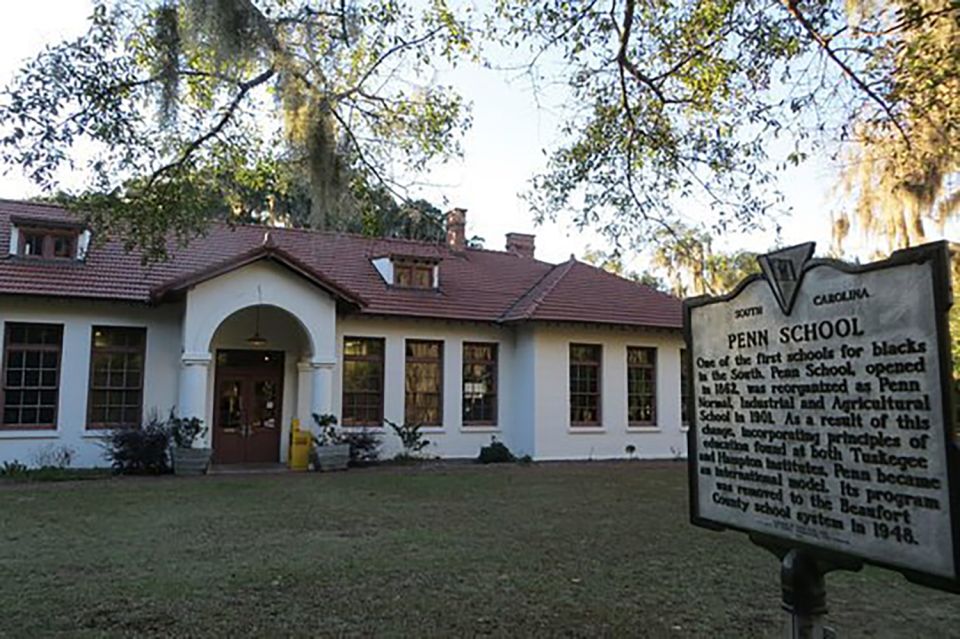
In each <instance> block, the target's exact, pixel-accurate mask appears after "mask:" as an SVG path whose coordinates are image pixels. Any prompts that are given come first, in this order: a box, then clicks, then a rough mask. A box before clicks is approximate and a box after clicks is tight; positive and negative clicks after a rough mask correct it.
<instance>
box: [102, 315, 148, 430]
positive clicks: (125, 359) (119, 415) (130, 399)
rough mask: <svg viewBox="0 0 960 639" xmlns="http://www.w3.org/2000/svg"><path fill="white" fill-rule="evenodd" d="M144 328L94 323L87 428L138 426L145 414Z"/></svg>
mask: <svg viewBox="0 0 960 639" xmlns="http://www.w3.org/2000/svg"><path fill="white" fill-rule="evenodd" d="M146 343H147V330H146V329H145V328H127V327H119V326H94V327H93V339H92V340H91V348H90V398H89V401H88V403H87V404H88V407H87V428H136V427H138V426H139V425H140V420H141V417H142V415H143V370H144V369H143V362H144V350H145V348H146Z"/></svg>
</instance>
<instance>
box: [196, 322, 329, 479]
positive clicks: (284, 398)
mask: <svg viewBox="0 0 960 639" xmlns="http://www.w3.org/2000/svg"><path fill="white" fill-rule="evenodd" d="M210 352H211V354H212V355H213V366H214V370H213V389H212V393H211V395H212V398H213V407H212V408H213V411H212V412H213V414H212V419H211V428H212V433H211V435H212V437H211V443H212V445H213V461H214V463H218V464H262V463H271V462H272V463H276V462H278V461H279V460H280V459H282V456H283V455H282V452H283V449H284V448H285V446H284V443H285V441H286V436H287V433H288V428H289V423H290V422H291V421H292V418H293V416H294V415H295V413H296V410H297V401H296V400H297V397H296V395H297V392H298V384H297V376H298V374H299V372H298V368H297V362H299V361H304V360H309V357H310V354H311V348H310V340H309V336H308V335H307V333H306V331H305V330H304V328H303V327H302V326H301V325H300V323H299V322H298V321H297V319H296V318H295V317H293V316H292V315H290V314H289V313H288V312H286V311H284V310H282V309H279V308H276V307H273V306H266V305H258V306H254V307H248V308H245V309H242V310H240V311H237V312H236V313H234V314H233V315H231V316H229V317H228V318H226V319H225V320H224V321H223V322H222V323H221V324H220V326H219V327H218V328H217V330H216V332H215V333H214V335H213V338H212V340H211V343H210Z"/></svg>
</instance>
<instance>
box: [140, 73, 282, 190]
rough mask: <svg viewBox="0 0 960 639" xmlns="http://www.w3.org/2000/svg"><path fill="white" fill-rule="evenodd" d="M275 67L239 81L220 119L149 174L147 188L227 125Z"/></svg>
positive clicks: (179, 165) (185, 160) (179, 164)
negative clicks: (171, 159)
mask: <svg viewBox="0 0 960 639" xmlns="http://www.w3.org/2000/svg"><path fill="white" fill-rule="evenodd" d="M275 73H276V69H274V68H273V67H270V68H269V69H267V70H266V71H264V72H263V73H261V74H260V75H258V76H256V77H254V78H251V79H250V80H247V81H246V82H240V83H239V84H238V85H237V86H238V91H237V94H236V95H235V96H234V97H233V100H231V101H230V104H228V105H227V106H226V108H224V110H223V113H222V114H221V116H220V119H219V120H217V122H216V124H214V125H213V127H212V128H211V129H210V130H209V131H207V132H206V133H204V134H203V135H201V136H200V137H198V138H196V139H194V140H193V141H192V142H190V143H189V144H188V145H187V147H186V148H185V149H184V150H183V152H182V153H181V154H180V157H178V158H177V159H176V160H174V161H173V162H170V163H169V164H165V165H164V166H162V167H160V168H159V169H157V170H156V171H154V172H153V174H152V175H151V176H150V179H149V180H147V187H146V188H147V190H149V189H150V188H151V187H152V186H153V185H154V184H155V183H156V181H157V180H158V179H159V178H160V177H161V176H162V175H163V174H165V173H168V172H170V171H172V170H174V169H178V168H180V167H182V166H183V165H184V164H186V162H187V161H188V160H189V159H190V156H192V155H193V154H194V153H195V152H196V151H197V150H198V149H199V148H200V147H202V146H203V145H204V144H206V143H207V142H209V141H210V140H211V139H213V138H214V137H216V136H217V135H219V133H220V131H222V130H223V128H224V127H225V126H226V125H227V123H228V122H229V121H230V119H231V118H232V117H233V115H234V113H236V111H237V109H238V108H239V107H240V103H241V102H243V99H244V98H245V97H247V94H248V93H250V91H252V90H253V89H254V88H256V87H258V86H260V85H261V84H263V83H265V82H267V81H268V80H269V79H270V78H272V77H273V76H274V74H275Z"/></svg>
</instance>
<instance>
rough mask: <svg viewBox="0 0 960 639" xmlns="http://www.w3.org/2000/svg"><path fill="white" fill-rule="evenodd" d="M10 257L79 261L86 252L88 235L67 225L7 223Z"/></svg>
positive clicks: (79, 227)
mask: <svg viewBox="0 0 960 639" xmlns="http://www.w3.org/2000/svg"><path fill="white" fill-rule="evenodd" d="M11 222H12V223H13V224H12V229H11V234H10V254H11V255H16V256H18V257H25V258H31V259H45V260H79V259H83V257H84V254H85V253H86V248H87V244H88V243H89V241H90V232H89V231H87V230H85V229H84V228H83V227H82V226H80V225H77V224H70V223H57V222H44V221H41V220H26V219H20V220H11Z"/></svg>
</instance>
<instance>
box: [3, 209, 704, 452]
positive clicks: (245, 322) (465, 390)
mask: <svg viewBox="0 0 960 639" xmlns="http://www.w3.org/2000/svg"><path fill="white" fill-rule="evenodd" d="M464 230H465V212H464V211H462V210H454V211H451V212H450V213H449V214H448V232H447V235H448V237H447V242H446V244H445V245H435V244H430V243H425V242H413V241H407V240H390V239H376V238H367V237H360V236H355V235H346V234H333V233H319V232H313V231H305V230H293V229H267V228H264V227H253V226H240V227H235V228H228V227H226V226H218V227H215V228H213V229H212V230H211V232H210V233H209V234H208V235H207V236H206V237H203V238H199V239H197V240H195V241H194V242H193V243H191V245H190V246H189V247H187V248H182V249H176V250H174V251H172V255H171V258H170V260H169V261H167V262H164V263H160V264H153V265H149V264H144V263H142V260H141V256H140V255H139V254H137V253H127V252H125V251H124V250H123V249H122V247H121V246H120V245H119V244H117V243H113V242H96V241H91V237H92V236H93V235H94V234H93V233H92V232H91V231H90V230H89V229H87V228H85V227H84V225H83V224H82V223H81V222H79V221H77V219H76V218H74V217H72V216H71V215H70V214H69V213H67V212H65V211H63V210H62V209H59V208H56V207H52V206H47V205H39V204H29V203H24V202H13V201H0V246H2V247H4V248H5V249H6V251H5V252H6V253H7V255H5V256H4V258H3V259H2V260H0V320H2V324H3V326H2V330H3V336H4V338H3V339H4V348H3V389H2V394H0V462H3V461H10V460H14V459H16V460H19V461H21V462H24V463H27V464H35V463H38V460H39V459H40V458H42V455H43V452H44V451H50V450H51V449H55V448H57V447H67V448H69V449H71V450H72V451H73V452H74V454H75V464H76V465H81V466H97V465H103V464H104V463H105V462H104V460H103V456H102V450H101V448H100V447H99V446H98V440H99V438H100V437H101V436H102V434H103V432H104V429H107V428H132V427H137V426H139V425H140V424H141V423H142V420H143V419H144V418H145V416H148V415H150V414H151V412H152V411H157V412H158V413H160V414H166V413H167V412H168V411H170V410H171V409H174V410H176V412H177V413H178V414H180V415H181V416H198V417H200V418H202V419H203V420H204V423H205V424H206V425H207V426H208V427H209V429H208V432H207V435H206V441H205V442H204V443H205V444H206V445H209V446H212V448H213V450H214V460H215V462H216V463H221V464H230V463H252V462H281V461H284V460H285V459H286V455H287V448H288V439H289V432H290V425H291V422H292V420H293V419H294V418H299V419H300V420H301V421H302V422H303V423H304V424H306V425H309V424H310V423H311V419H310V415H311V414H312V413H320V414H324V413H332V414H334V415H336V416H337V417H338V419H339V420H340V423H341V424H342V425H343V426H344V427H345V428H373V429H376V430H377V432H380V433H382V439H383V442H384V449H383V453H384V455H386V456H390V455H392V454H393V453H395V452H398V451H399V449H400V445H399V441H398V440H397V439H396V437H395V436H394V435H393V433H392V431H391V430H390V429H389V428H384V424H385V421H384V420H390V421H393V422H397V423H401V422H404V421H406V422H408V423H421V424H424V431H425V432H426V433H427V437H428V438H429V439H430V441H431V446H430V447H429V448H428V449H427V450H426V451H425V452H426V453H428V454H431V455H437V456H442V457H475V456H476V455H477V454H478V452H479V449H480V447H481V446H483V445H486V444H487V443H489V442H490V438H491V436H495V437H496V438H497V439H498V440H500V441H503V442H504V443H506V444H507V445H508V446H509V447H510V448H511V450H513V451H514V453H516V454H517V455H531V456H532V457H533V458H534V459H538V460H546V459H586V458H593V459H601V458H616V457H628V456H635V457H642V458H669V457H676V456H682V455H685V451H686V445H685V434H684V428H683V419H682V416H681V365H680V361H681V351H682V344H683V341H682V337H681V333H680V327H681V306H680V302H679V301H678V300H676V299H674V298H672V297H670V296H667V295H664V294H662V293H659V292H656V291H654V290H652V289H650V288H647V287H644V286H642V285H639V284H636V283H633V282H630V281H627V280H624V279H621V278H619V277H616V276H614V275H611V274H609V273H605V272H603V271H601V270H598V269H596V268H593V267H591V266H588V265H586V264H582V263H579V262H577V261H575V260H573V259H571V260H570V261H569V262H565V263H563V264H560V265H552V264H547V263H545V262H541V261H539V260H536V259H535V258H534V246H533V242H534V238H533V237H532V236H528V235H519V234H509V235H508V236H507V247H506V250H504V251H491V250H482V249H472V248H468V247H467V246H465V243H464V236H465V233H464ZM93 239H96V238H95V237H94V238H93Z"/></svg>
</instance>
